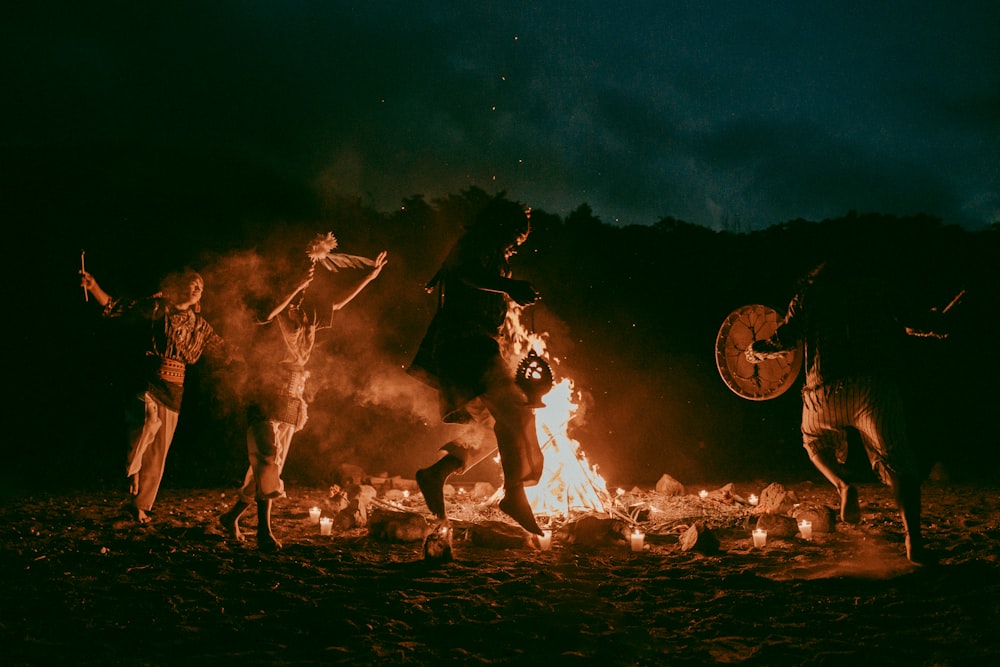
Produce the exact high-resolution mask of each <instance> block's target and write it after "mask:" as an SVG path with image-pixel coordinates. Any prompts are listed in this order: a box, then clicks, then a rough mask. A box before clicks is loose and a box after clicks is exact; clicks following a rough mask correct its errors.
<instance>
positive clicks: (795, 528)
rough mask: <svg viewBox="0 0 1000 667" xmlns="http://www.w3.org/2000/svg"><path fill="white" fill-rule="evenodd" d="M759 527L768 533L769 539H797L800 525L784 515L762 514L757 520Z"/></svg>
mask: <svg viewBox="0 0 1000 667" xmlns="http://www.w3.org/2000/svg"><path fill="white" fill-rule="evenodd" d="M757 527H758V528H762V529H764V530H766V531H767V537H768V539H770V538H772V537H780V538H790V537H795V535H796V533H798V532H799V524H798V523H796V521H795V519H793V518H792V517H790V516H786V515H784V514H761V515H760V516H759V517H758V518H757Z"/></svg>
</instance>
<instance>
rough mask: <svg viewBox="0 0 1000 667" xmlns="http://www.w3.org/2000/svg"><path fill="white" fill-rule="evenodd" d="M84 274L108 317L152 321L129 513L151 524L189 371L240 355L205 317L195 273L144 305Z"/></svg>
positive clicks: (130, 460)
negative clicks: (208, 359)
mask: <svg viewBox="0 0 1000 667" xmlns="http://www.w3.org/2000/svg"><path fill="white" fill-rule="evenodd" d="M79 273H80V275H81V284H82V285H83V287H84V288H85V289H86V290H87V292H88V293H89V294H91V295H93V297H94V301H95V302H96V303H97V304H98V305H100V306H101V307H102V308H103V310H102V316H103V317H107V318H123V319H131V318H134V319H138V320H144V321H148V325H149V338H148V340H147V341H146V342H145V350H144V360H143V363H144V364H145V366H144V368H143V369H142V373H141V382H142V385H141V386H140V387H138V390H137V393H136V394H134V395H133V397H132V398H131V399H130V400H129V401H128V403H127V405H126V415H125V419H126V430H127V436H128V453H127V456H126V475H127V477H128V480H129V494H130V496H131V498H130V501H129V503H128V504H127V507H128V509H129V511H130V513H131V515H132V517H133V518H134V519H135V520H136V521H138V522H139V523H141V524H145V523H148V522H149V521H150V520H151V517H150V512H151V511H152V509H153V503H154V502H155V500H156V495H157V492H158V491H159V488H160V483H161V482H162V480H163V473H164V470H165V467H166V461H167V452H168V451H169V449H170V444H171V442H172V441H173V437H174V432H175V431H176V429H177V422H178V418H179V416H180V409H181V399H182V397H183V394H184V376H185V370H186V368H187V367H188V366H189V365H190V364H194V363H196V362H197V361H198V360H199V359H200V358H201V356H202V354H203V353H208V354H209V355H214V356H216V357H217V358H218V359H224V360H225V361H226V362H227V363H228V362H229V361H231V360H233V358H234V356H235V355H234V353H233V352H234V351H232V350H228V349H227V346H226V344H225V342H224V341H223V339H222V337H221V336H219V335H218V334H217V333H216V332H215V330H214V329H213V328H212V325H211V324H209V323H208V321H206V320H205V318H204V317H203V316H202V315H201V298H202V294H203V293H204V289H205V282H204V280H202V277H201V276H200V275H199V274H198V273H196V272H195V271H192V270H190V269H185V270H183V271H180V272H176V273H172V274H170V275H168V276H166V277H165V278H164V279H163V281H162V282H161V284H160V288H161V289H160V291H159V292H157V293H156V294H154V295H153V296H150V297H145V298H139V299H126V298H113V297H112V296H110V295H109V294H108V293H107V292H105V291H104V289H102V288H101V286H100V285H99V284H98V283H97V281H96V280H95V279H94V277H93V275H91V274H90V273H88V272H87V271H86V270H83V269H81V270H80V272H79Z"/></svg>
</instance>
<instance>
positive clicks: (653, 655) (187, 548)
mask: <svg viewBox="0 0 1000 667" xmlns="http://www.w3.org/2000/svg"><path fill="white" fill-rule="evenodd" d="M734 487H735V489H736V490H737V492H738V493H739V494H741V497H742V496H748V495H749V494H750V493H755V492H756V493H759V492H760V489H761V488H762V487H763V484H762V483H761V482H754V483H745V484H741V483H736V484H735V485H734ZM788 488H789V489H790V490H791V491H793V492H794V493H795V494H796V497H797V498H798V499H799V500H800V501H801V502H803V503H806V502H813V503H823V504H826V505H832V504H833V503H834V502H835V498H834V494H833V492H832V490H831V489H829V488H827V487H826V486H820V485H816V484H813V483H810V482H805V483H798V484H794V485H791V486H789V487H788ZM646 491H648V490H646ZM860 497H861V504H862V521H861V523H860V524H857V525H847V524H842V523H837V524H836V525H835V527H834V528H835V529H834V531H833V532H825V533H824V532H819V533H817V534H815V535H814V539H812V540H811V541H805V540H803V539H802V538H801V537H800V536H798V535H795V536H787V537H785V538H770V537H769V539H768V542H767V544H766V546H765V547H763V548H760V549H757V548H753V545H752V540H751V535H750V528H751V527H752V526H753V525H754V522H755V520H756V517H755V516H754V515H753V512H754V509H753V508H750V507H747V508H739V509H738V510H737V511H735V512H729V513H728V514H724V515H714V514H712V513H708V514H706V515H705V516H703V517H702V520H703V521H704V522H705V525H706V527H707V528H708V530H709V533H710V534H711V535H712V536H714V537H715V538H716V539H717V540H718V549H717V550H715V551H710V552H702V551H700V550H698V549H687V550H685V549H684V548H683V546H682V542H681V541H680V540H679V537H680V534H681V533H682V532H683V531H682V530H681V529H680V528H678V527H677V526H666V524H665V523H664V522H662V521H661V522H659V523H658V524H655V525H654V524H653V523H648V524H647V525H646V526H645V528H647V532H648V534H647V540H646V545H645V548H644V549H643V550H642V551H641V552H633V551H632V550H631V549H630V548H629V545H628V543H627V541H626V540H625V537H624V536H621V538H620V539H614V538H613V537H612V538H609V539H608V540H606V541H604V542H598V543H582V542H581V541H579V540H572V539H570V537H569V533H568V532H567V531H568V527H569V525H570V524H569V523H565V524H563V525H562V526H556V527H557V530H556V531H555V534H554V538H553V545H552V548H551V550H548V551H542V550H538V549H536V548H534V546H533V545H532V544H529V543H528V542H525V543H523V544H517V545H509V544H507V545H502V544H483V543H481V541H479V542H477V541H476V540H474V539H471V537H470V536H472V535H474V532H473V529H474V528H475V523H476V521H475V516H472V517H471V518H472V520H471V521H465V520H462V521H458V522H456V524H455V529H454V533H453V534H454V538H453V540H454V541H453V546H452V553H453V559H452V560H451V561H447V560H437V559H431V558H425V557H424V552H423V548H422V543H421V542H420V541H412V542H398V541H389V540H387V539H385V538H384V537H377V536H376V535H375V534H374V532H372V531H370V530H369V529H368V528H353V529H348V530H344V531H336V532H335V534H333V535H331V536H324V535H321V534H320V531H319V530H318V527H317V526H316V525H315V524H313V523H311V522H310V520H309V516H308V509H309V508H310V507H311V506H314V505H315V506H320V507H325V506H326V505H325V503H328V501H329V493H328V490H327V489H314V488H291V489H289V490H288V497H287V498H284V499H282V500H280V501H277V502H276V505H275V509H274V515H275V519H274V525H275V529H276V532H277V534H278V535H279V537H280V538H281V539H282V540H283V542H284V548H283V549H282V550H281V551H280V552H277V553H262V552H260V551H259V550H258V549H257V548H256V543H255V540H254V533H255V527H254V522H253V521H252V520H247V521H246V522H245V523H246V524H247V525H246V532H247V537H248V539H247V541H246V542H244V543H238V542H233V541H231V540H228V539H227V538H226V536H225V535H224V534H223V532H222V531H221V530H220V529H219V526H218V523H217V517H218V515H219V514H220V513H221V512H222V511H224V510H225V509H227V508H228V507H229V505H230V504H231V502H232V500H233V496H232V491H231V490H220V489H190V490H179V489H170V490H164V491H162V492H161V495H160V498H159V499H158V501H157V506H156V508H155V515H154V522H153V523H152V524H150V525H147V526H139V525H137V524H135V523H133V522H131V521H130V520H128V519H127V518H126V517H125V515H123V513H122V505H121V502H122V498H121V497H119V496H117V495H115V494H114V493H111V492H106V493H102V492H94V491H87V492H81V493H73V492H64V493H58V494H44V495H42V494H39V495H36V496H33V497H22V498H18V499H13V500H12V501H11V502H10V503H8V504H7V506H5V507H4V508H3V509H2V510H0V524H2V526H3V528H2V535H3V538H2V542H0V559H2V560H0V562H2V565H3V567H2V569H0V572H2V574H0V598H2V604H0V609H2V611H0V645H2V646H3V653H4V658H3V663H4V664H5V665H9V666H14V665H43V664H44V665H48V664H60V663H64V664H73V665H105V664H115V665H181V664H183V665H186V666H191V667H194V666H196V665H216V666H217V665H230V664H234V665H235V664H241V665H253V664H267V665H308V664H314V665H339V664H342V665H370V664H412V665H438V664H488V665H500V664H519V665H520V664H545V663H548V664H553V665H555V664H558V665H562V664H595V665H596V664H600V665H699V664H748V665H755V664H756V665H845V664H873V665H875V664H877V665H941V666H945V665H953V666H957V665H980V664H991V663H993V664H996V661H997V659H998V658H1000V640H998V639H997V628H998V627H1000V488H997V487H995V486H986V487H984V486H977V485H968V484H945V483H941V482H934V483H927V484H925V486H924V505H925V512H924V530H925V534H926V537H927V540H928V543H929V550H930V552H931V554H932V556H933V557H934V560H935V561H936V562H935V563H933V564H931V565H927V566H923V567H916V566H913V565H911V564H910V563H909V562H908V561H907V560H906V559H905V557H904V551H903V539H902V534H901V530H900V526H899V522H898V517H897V514H896V512H895V506H894V504H893V502H892V499H891V496H890V495H889V493H888V490H887V489H886V488H884V487H882V486H880V485H877V484H868V485H862V486H861V487H860ZM407 502H408V503H409V506H405V505H404V506H403V507H404V509H408V510H412V511H415V512H417V513H420V512H421V511H424V510H425V508H423V506H422V503H420V502H419V500H416V499H415V500H413V501H409V500H408V501H407ZM453 506H454V507H455V509H456V511H457V512H458V511H461V510H462V507H460V506H455V505H453ZM492 518H496V517H491V519H492ZM646 518H647V519H649V517H646ZM682 519H684V518H683V517H682ZM675 523H676V522H675ZM689 523H690V522H689Z"/></svg>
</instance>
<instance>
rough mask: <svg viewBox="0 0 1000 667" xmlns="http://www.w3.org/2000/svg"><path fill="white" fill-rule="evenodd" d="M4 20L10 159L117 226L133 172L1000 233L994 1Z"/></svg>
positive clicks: (25, 11)
mask: <svg viewBox="0 0 1000 667" xmlns="http://www.w3.org/2000/svg"><path fill="white" fill-rule="evenodd" d="M19 4H21V6H19V7H17V8H12V7H8V8H6V9H5V11H4V20H3V21H2V24H3V27H2V28H0V30H2V32H3V40H2V41H0V52H2V55H3V58H2V62H3V64H2V65H0V68H2V71H3V89H4V97H5V99H6V101H5V103H4V105H3V108H2V110H0V114H2V116H3V119H4V122H3V139H2V145H3V151H4V153H5V154H6V155H7V156H8V157H7V160H5V161H8V162H9V163H10V164H8V167H9V166H12V164H13V165H16V164H17V163H18V162H22V161H26V162H32V161H42V163H43V164H45V165H46V167H47V168H49V169H50V170H53V169H54V171H55V172H56V173H52V174H51V177H52V180H51V181H49V183H48V185H49V186H50V187H52V186H54V187H56V188H57V189H59V190H60V191H63V192H66V191H67V190H69V191H70V192H72V193H73V196H81V195H80V194H77V193H75V192H74V191H73V188H74V186H77V187H81V188H82V187H84V186H80V185H79V183H80V181H81V179H82V181H83V183H85V197H86V198H87V199H88V200H89V201H91V203H92V205H93V207H94V208H100V204H99V203H98V202H102V201H103V202H104V205H103V209H104V211H105V212H107V213H109V214H110V215H109V216H108V218H107V219H106V224H108V225H114V224H116V223H117V222H120V221H118V220H116V219H115V213H116V211H115V209H114V207H113V205H112V204H111V203H110V202H112V201H113V200H114V199H115V198H116V197H120V194H119V191H120V190H121V188H122V186H123V185H129V184H130V183H131V181H130V180H129V179H130V177H136V178H138V177H139V176H137V174H138V175H142V174H145V175H146V177H147V178H148V180H151V181H156V182H157V183H158V184H159V187H161V188H163V189H164V190H165V191H172V190H176V191H190V190H192V189H198V188H206V187H209V186H208V185H207V184H206V183H205V182H204V180H205V179H206V178H209V177H210V176H211V175H212V174H214V173H216V172H225V173H229V174H232V175H234V176H233V177H234V178H244V177H245V175H246V174H253V177H254V178H255V179H259V180H260V181H262V182H270V183H280V184H284V185H285V186H287V187H290V188H297V187H303V188H310V189H311V188H319V189H322V190H324V191H327V192H336V193H340V194H344V195H347V196H358V197H360V198H362V199H363V200H364V201H365V202H366V203H370V204H372V205H374V206H376V207H378V208H379V210H392V209H393V208H394V207H398V206H399V205H400V202H401V201H402V200H403V199H404V198H406V197H409V196H411V195H413V194H422V195H425V196H427V197H429V198H430V197H437V196H441V195H445V194H447V193H451V192H457V191H459V190H461V189H464V188H467V187H470V186H477V187H482V188H483V189H485V190H487V191H501V190H502V191H506V192H507V193H508V194H509V195H510V196H511V197H512V198H515V199H518V200H521V201H524V202H527V203H528V204H530V205H532V206H533V207H535V208H541V209H544V210H547V211H549V212H552V213H555V214H558V215H567V214H568V213H570V212H571V211H573V210H574V209H575V208H577V207H578V206H579V205H580V204H582V203H586V204H588V205H589V206H590V207H591V208H592V209H593V212H594V214H595V215H596V216H597V217H599V218H600V219H601V220H602V221H604V222H606V223H611V224H622V225H626V224H640V225H643V224H652V223H655V222H656V221H658V220H659V219H661V218H663V217H666V216H671V217H674V218H677V219H680V220H684V221H687V222H692V223H695V224H700V225H705V226H708V227H710V228H712V229H716V230H733V231H751V230H755V229H761V228H765V227H768V226H770V225H773V224H776V223H781V222H785V221H787V220H792V219H796V218H805V219H809V220H817V219H823V218H828V217H836V216H840V215H844V214H846V213H847V212H849V211H860V212H866V213H872V212H874V213H887V214H895V215H910V214H915V213H926V214H929V215H933V216H937V217H940V218H942V219H944V220H945V221H946V222H949V223H956V224H961V225H963V226H965V227H967V228H970V229H976V228H979V227H982V226H985V225H988V224H991V223H993V222H995V221H997V219H998V212H1000V175H998V164H1000V161H998V160H997V155H1000V93H998V91H1000V66H998V65H1000V40H998V39H996V36H997V34H1000V4H998V3H996V2H994V1H993V0H983V1H971V0H970V1H967V2H958V3H943V2H912V1H906V2H902V1H895V0H893V1H887V2H878V3H871V2H843V0H838V2H826V1H823V2H810V3H773V2H746V1H741V2H701V1H699V2H675V1H670V2H627V3H624V4H621V3H619V4H615V3H606V2H600V3H597V2H586V1H582V2H581V1H575V2H572V3H567V2H531V3H526V2H473V3H460V2H454V3H450V2H449V3H437V2H435V3H413V2H377V3H368V2H301V1H295V0H288V1H282V2H260V1H256V2H252V1H244V2H208V3H206V2H167V3H131V2H32V3H19ZM781 5H785V6H781ZM60 164H61V165H63V166H64V168H65V170H66V171H65V172H62V173H59V169H58V165H60ZM154 165H155V168H154ZM206 165H211V168H209V167H208V166H206ZM30 185H31V186H32V187H35V188H38V189H39V190H40V191H39V192H38V193H37V194H38V195H39V196H42V195H41V188H42V186H39V185H38V183H37V181H35V180H32V181H31V183H30ZM212 187H216V188H218V190H217V191H216V194H217V195H218V196H220V197H224V196H225V194H226V192H225V190H226V188H227V187H228V186H227V185H225V184H224V183H220V184H217V185H214V186H212ZM22 190H23V188H22ZM234 196H238V195H234ZM121 215H122V216H124V215H125V214H124V213H122V214H121Z"/></svg>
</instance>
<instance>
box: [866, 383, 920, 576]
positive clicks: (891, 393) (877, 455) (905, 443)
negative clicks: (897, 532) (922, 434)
mask: <svg viewBox="0 0 1000 667" xmlns="http://www.w3.org/2000/svg"><path fill="white" fill-rule="evenodd" d="M866 387H867V388H868V391H869V398H868V401H867V403H866V405H865V408H864V409H863V410H860V411H859V415H858V419H857V421H856V422H855V425H856V427H857V429H858V432H859V433H860V434H861V440H862V442H863V443H864V445H865V451H866V452H867V454H868V459H869V461H870V462H871V464H872V470H873V471H874V472H875V474H876V475H877V476H878V477H879V479H881V480H882V482H883V483H885V484H887V485H888V486H889V488H891V489H892V493H893V497H894V498H895V500H896V507H897V509H898V510H899V516H900V520H901V521H902V524H903V532H904V534H905V536H906V537H905V540H906V557H907V558H908V559H909V560H910V561H912V562H914V563H922V562H924V560H925V554H924V550H923V546H924V542H923V535H922V534H921V529H920V515H921V497H920V496H921V493H920V475H919V472H918V467H917V461H916V457H915V455H914V453H913V450H912V449H911V448H910V441H909V434H908V432H907V427H906V421H905V412H904V406H903V400H902V396H901V394H900V393H899V390H898V387H897V385H896V384H895V383H894V382H891V381H889V380H886V379H884V378H872V379H870V380H868V381H867V382H866Z"/></svg>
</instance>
